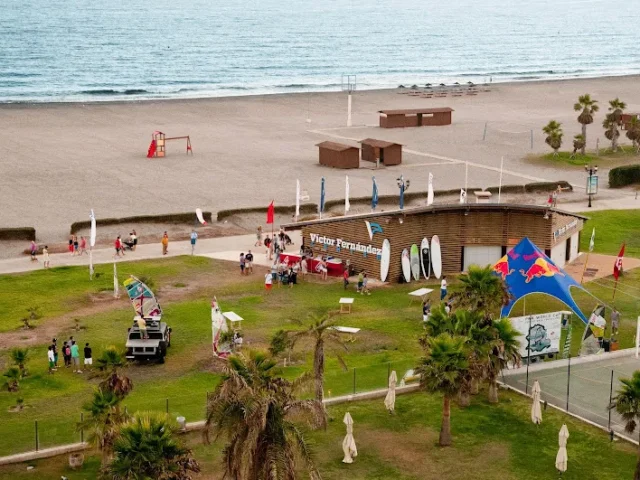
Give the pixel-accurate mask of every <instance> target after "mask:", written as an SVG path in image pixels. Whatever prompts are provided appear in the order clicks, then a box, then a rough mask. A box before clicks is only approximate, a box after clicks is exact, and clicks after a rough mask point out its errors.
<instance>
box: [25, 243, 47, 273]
mask: <svg viewBox="0 0 640 480" xmlns="http://www.w3.org/2000/svg"><path fill="white" fill-rule="evenodd" d="M29 251H30V252H31V261H32V262H37V261H38V257H37V255H38V244H37V243H36V242H35V241H34V240H31V245H29ZM42 266H43V267H44V268H45V269H47V268H49V266H50V260H49V246H48V245H45V246H44V247H43V248H42Z"/></svg>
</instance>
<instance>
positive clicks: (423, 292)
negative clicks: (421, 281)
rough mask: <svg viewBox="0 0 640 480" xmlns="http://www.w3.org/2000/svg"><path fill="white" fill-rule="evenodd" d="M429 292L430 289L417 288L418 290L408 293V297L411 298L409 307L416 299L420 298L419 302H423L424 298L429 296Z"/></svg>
mask: <svg viewBox="0 0 640 480" xmlns="http://www.w3.org/2000/svg"><path fill="white" fill-rule="evenodd" d="M431 292H433V289H432V288H419V289H418V290H414V291H413V292H409V295H410V296H411V302H409V305H411V304H412V303H413V301H414V300H415V299H416V298H420V300H421V301H422V302H424V299H425V298H426V296H427V295H429V294H430V293H431Z"/></svg>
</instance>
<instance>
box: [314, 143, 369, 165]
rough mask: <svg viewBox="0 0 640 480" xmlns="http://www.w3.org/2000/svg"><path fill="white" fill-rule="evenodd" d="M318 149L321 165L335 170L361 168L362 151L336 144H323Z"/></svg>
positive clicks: (319, 144) (318, 145)
mask: <svg viewBox="0 0 640 480" xmlns="http://www.w3.org/2000/svg"><path fill="white" fill-rule="evenodd" d="M316 147H318V157H319V160H320V165H326V166H327V167H333V168H358V167H360V149H359V148H356V147H352V146H351V145H345V144H343V143H336V142H322V143H318V144H317V145H316Z"/></svg>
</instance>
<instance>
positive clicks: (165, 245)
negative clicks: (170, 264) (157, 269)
mask: <svg viewBox="0 0 640 480" xmlns="http://www.w3.org/2000/svg"><path fill="white" fill-rule="evenodd" d="M161 243H162V254H163V255H166V254H167V253H169V235H167V232H164V235H162V242H161Z"/></svg>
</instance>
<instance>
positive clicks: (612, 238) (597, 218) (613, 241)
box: [580, 210, 640, 269]
mask: <svg viewBox="0 0 640 480" xmlns="http://www.w3.org/2000/svg"><path fill="white" fill-rule="evenodd" d="M581 214H582V215H584V216H586V217H589V221H588V222H586V224H585V228H584V230H583V231H582V235H581V238H580V251H582V252H586V251H588V250H589V240H590V239H591V232H592V230H593V228H595V229H596V239H595V247H594V249H593V251H594V252H596V253H604V254H607V255H618V252H619V251H620V246H621V244H622V242H625V243H626V245H627V246H626V247H625V256H627V257H640V210H600V211H594V212H582V213H581ZM611 268H612V269H613V264H612V266H611Z"/></svg>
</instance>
